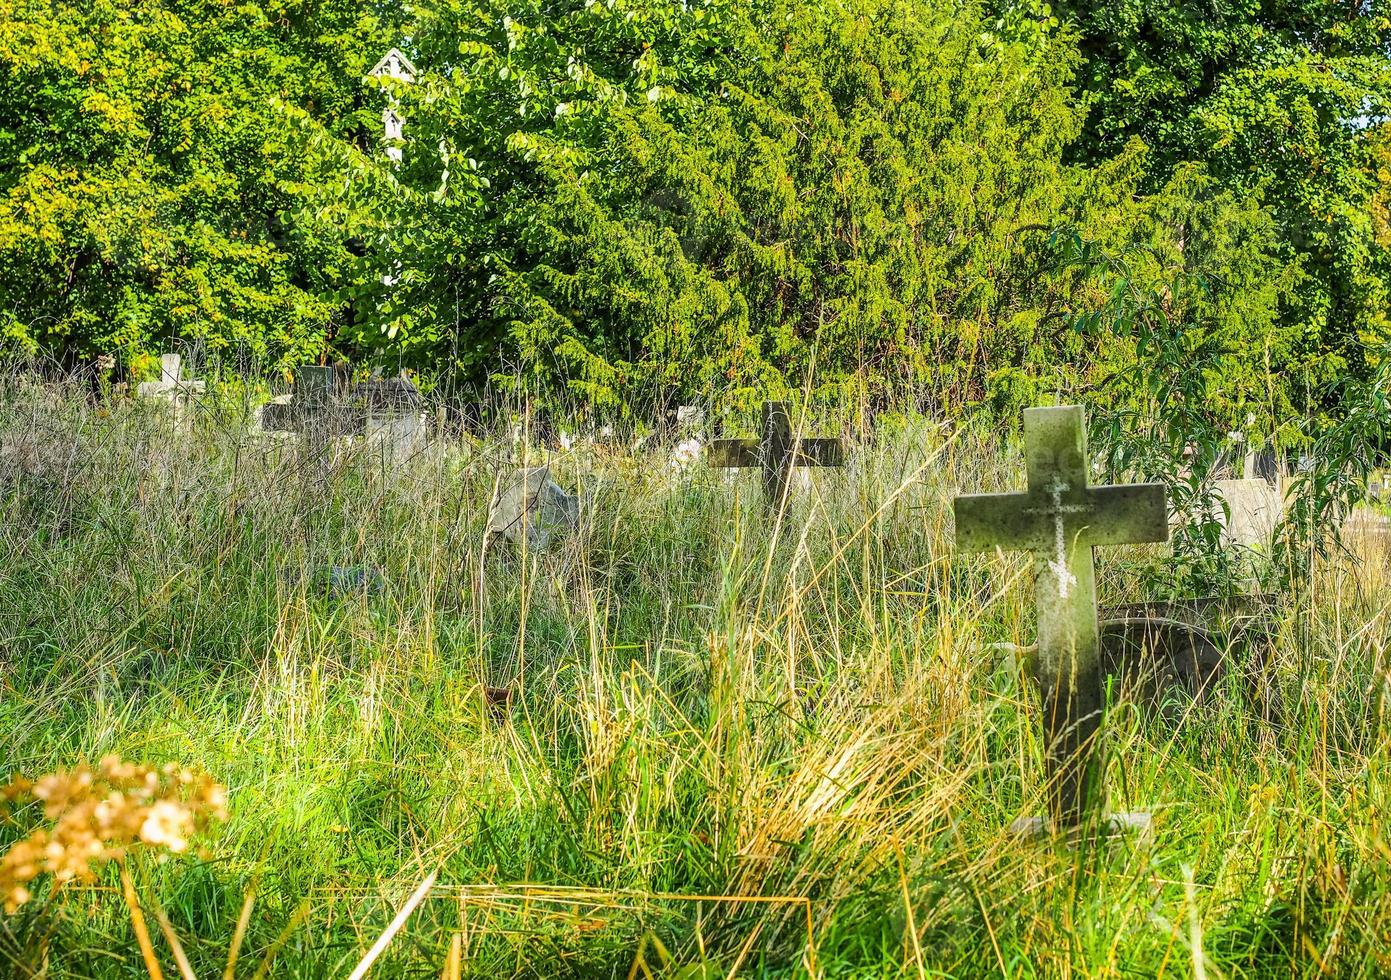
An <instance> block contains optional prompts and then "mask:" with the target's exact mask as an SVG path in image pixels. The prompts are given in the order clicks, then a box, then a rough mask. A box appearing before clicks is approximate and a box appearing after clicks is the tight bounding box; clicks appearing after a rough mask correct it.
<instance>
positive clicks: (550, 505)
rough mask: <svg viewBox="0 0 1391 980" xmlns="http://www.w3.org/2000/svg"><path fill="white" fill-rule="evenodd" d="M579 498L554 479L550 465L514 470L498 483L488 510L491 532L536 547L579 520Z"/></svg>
mask: <svg viewBox="0 0 1391 980" xmlns="http://www.w3.org/2000/svg"><path fill="white" fill-rule="evenodd" d="M579 517H580V501H579V498H578V497H575V496H572V495H570V494H568V493H566V492H565V491H564V490H563V489H562V488H561V487H560V485H559V484H557V483H556V482H555V481H554V480H552V479H551V476H550V467H549V466H530V467H523V468H521V469H518V470H515V471H513V472H512V473H511V474H510V475H509V476H508V477H506V478H505V479H504V480H503V481H502V483H501V484H500V485H499V487H498V495H497V498H496V500H495V501H494V502H493V506H492V508H491V509H490V511H489V514H488V531H487V533H488V536H489V537H502V538H505V539H506V540H508V541H510V542H512V543H513V544H516V545H521V544H523V543H524V544H525V545H526V547H527V548H528V549H530V550H533V551H539V550H542V549H544V548H546V547H547V546H549V545H550V543H551V541H552V539H553V538H554V536H555V535H556V534H557V533H559V532H563V531H567V530H571V529H573V528H574V527H575V526H576V525H577V524H578V523H579Z"/></svg>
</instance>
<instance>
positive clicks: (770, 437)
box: [708, 402, 845, 510]
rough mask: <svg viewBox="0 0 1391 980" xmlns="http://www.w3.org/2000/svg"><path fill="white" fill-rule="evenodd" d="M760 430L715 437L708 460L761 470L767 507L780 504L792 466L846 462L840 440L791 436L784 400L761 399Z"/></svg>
mask: <svg viewBox="0 0 1391 980" xmlns="http://www.w3.org/2000/svg"><path fill="white" fill-rule="evenodd" d="M761 432H762V435H761V436H760V438H758V439H716V440H715V441H714V442H712V443H711V444H710V453H709V456H708V459H709V462H710V465H711V466H713V467H718V468H745V467H754V466H757V467H758V468H759V469H761V470H762V472H763V497H764V502H765V503H766V504H767V505H768V507H769V508H770V509H774V510H775V509H778V508H780V507H781V506H782V503H783V500H784V498H786V496H787V489H788V485H789V482H790V480H791V477H792V473H793V470H794V468H796V467H798V466H844V465H845V445H844V443H842V442H841V441H840V440H839V439H801V438H797V437H795V436H794V434H793V430H792V418H791V416H790V415H788V412H787V405H786V404H784V403H783V402H764V404H763V425H762V429H761Z"/></svg>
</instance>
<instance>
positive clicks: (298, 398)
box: [261, 365, 344, 456]
mask: <svg viewBox="0 0 1391 980" xmlns="http://www.w3.org/2000/svg"><path fill="white" fill-rule="evenodd" d="M335 373H336V372H335V371H334V369H333V368H331V367H319V366H318V365H304V366H302V367H300V368H298V369H296V371H295V379H294V387H293V389H292V392H291V399H290V401H289V402H288V403H284V404H281V403H275V402H272V403H271V404H269V405H267V406H266V407H265V408H264V409H263V410H262V412H261V428H262V429H264V430H266V431H267V432H298V433H299V434H300V435H301V436H303V437H304V439H305V443H306V446H307V448H308V449H309V450H310V451H311V452H312V453H313V454H314V455H316V456H317V455H319V454H320V453H322V452H323V451H324V450H325V449H326V448H327V446H328V442H329V440H330V439H332V438H333V437H334V436H336V435H342V434H344V433H343V431H342V430H343V428H344V426H343V424H342V422H343V420H341V419H339V418H338V416H339V412H338V411H337V405H336V400H335V398H334V394H335V388H336V387H337V383H336V380H337V379H336V378H335Z"/></svg>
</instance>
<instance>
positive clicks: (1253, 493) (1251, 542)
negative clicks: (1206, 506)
mask: <svg viewBox="0 0 1391 980" xmlns="http://www.w3.org/2000/svg"><path fill="white" fill-rule="evenodd" d="M1215 490H1216V497H1217V499H1218V500H1219V501H1221V503H1224V504H1225V505H1226V507H1225V508H1223V507H1221V506H1219V507H1218V508H1217V510H1216V512H1215V513H1214V514H1213V516H1214V517H1215V518H1216V519H1217V521H1218V522H1219V523H1220V524H1221V525H1222V543H1223V544H1224V545H1226V546H1227V547H1233V546H1235V547H1239V548H1258V549H1266V548H1268V547H1269V545H1270V541H1271V538H1272V536H1273V535H1274V534H1275V527H1276V525H1278V524H1279V523H1280V519H1281V518H1282V517H1283V516H1284V512H1285V510H1284V501H1283V500H1282V499H1281V497H1280V491H1278V490H1277V489H1275V488H1274V487H1273V486H1271V485H1270V484H1269V483H1268V482H1266V481H1265V480H1263V479H1256V480H1218V481H1217V484H1216V488H1215Z"/></svg>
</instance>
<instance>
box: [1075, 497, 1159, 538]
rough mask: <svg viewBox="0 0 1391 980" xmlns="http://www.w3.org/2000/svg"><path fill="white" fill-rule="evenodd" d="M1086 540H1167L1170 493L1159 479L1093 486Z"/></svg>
mask: <svg viewBox="0 0 1391 980" xmlns="http://www.w3.org/2000/svg"><path fill="white" fill-rule="evenodd" d="M1087 493H1088V496H1089V497H1090V498H1091V500H1092V502H1093V504H1094V506H1093V507H1092V512H1091V513H1090V514H1089V515H1088V518H1087V530H1086V541H1087V543H1088V544H1090V545H1093V546H1096V545H1103V546H1104V545H1117V544H1143V543H1145V542H1148V541H1168V540H1169V497H1168V493H1167V492H1166V491H1165V489H1164V484H1162V483H1132V484H1127V485H1124V486H1118V487H1092V488H1091V489H1089V490H1088V491H1087Z"/></svg>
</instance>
